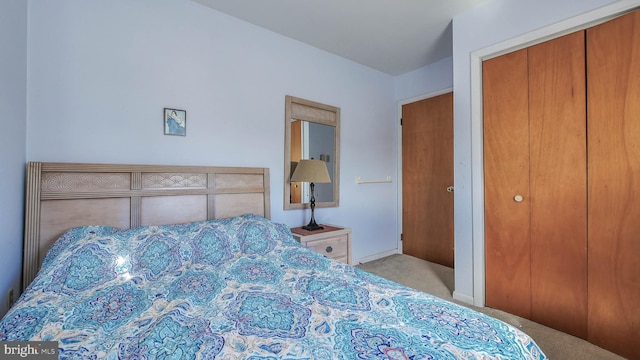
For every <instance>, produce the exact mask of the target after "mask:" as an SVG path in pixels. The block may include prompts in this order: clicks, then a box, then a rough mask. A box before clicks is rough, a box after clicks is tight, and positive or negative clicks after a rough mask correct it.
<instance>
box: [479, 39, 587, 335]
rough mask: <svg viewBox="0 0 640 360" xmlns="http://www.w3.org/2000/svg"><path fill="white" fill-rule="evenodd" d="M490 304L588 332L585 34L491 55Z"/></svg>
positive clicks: (487, 136) (487, 152)
mask: <svg viewBox="0 0 640 360" xmlns="http://www.w3.org/2000/svg"><path fill="white" fill-rule="evenodd" d="M483 82H484V85H483V86H484V89H483V92H484V96H483V97H484V157H485V168H484V172H485V257H486V258H485V264H486V265H485V266H486V269H485V271H486V273H485V274H486V275H485V276H486V284H485V290H486V291H485V292H486V299H485V301H486V304H487V305H488V306H491V307H495V308H498V309H501V310H505V311H508V312H510V313H513V314H516V315H520V316H522V317H525V318H529V319H533V320H535V321H537V322H540V323H543V324H545V325H549V326H552V327H554V328H556V329H560V330H562V331H565V332H568V333H571V334H574V335H577V336H582V337H585V336H586V309H587V308H586V306H587V303H586V295H587V294H586V290H587V288H586V282H587V272H586V244H587V242H586V241H587V237H586V214H587V208H586V177H587V174H586V118H585V106H586V104H585V69H584V33H583V32H578V33H575V34H571V35H567V36H564V37H561V38H558V39H554V40H552V41H548V42H545V43H543V44H540V45H536V46H534V47H531V48H529V49H523V50H520V51H517V52H514V53H510V54H507V55H504V56H500V57H498V58H495V59H491V60H488V61H485V62H484V64H483Z"/></svg>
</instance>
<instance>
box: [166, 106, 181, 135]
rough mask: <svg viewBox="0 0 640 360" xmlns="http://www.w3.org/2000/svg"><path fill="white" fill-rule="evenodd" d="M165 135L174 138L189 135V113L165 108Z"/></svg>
mask: <svg viewBox="0 0 640 360" xmlns="http://www.w3.org/2000/svg"><path fill="white" fill-rule="evenodd" d="M163 123H164V134H165V135H174V136H186V135H187V111H186V110H180V109H172V108H164V118H163Z"/></svg>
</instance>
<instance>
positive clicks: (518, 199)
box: [513, 194, 524, 202]
mask: <svg viewBox="0 0 640 360" xmlns="http://www.w3.org/2000/svg"><path fill="white" fill-rule="evenodd" d="M513 200H514V201H515V202H521V201H522V200H524V198H523V197H522V195H519V194H518V195H516V196H514V197H513Z"/></svg>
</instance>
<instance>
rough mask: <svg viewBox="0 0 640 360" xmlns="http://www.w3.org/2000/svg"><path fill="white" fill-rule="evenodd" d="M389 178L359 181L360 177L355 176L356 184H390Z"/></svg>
mask: <svg viewBox="0 0 640 360" xmlns="http://www.w3.org/2000/svg"><path fill="white" fill-rule="evenodd" d="M390 182H393V181H392V180H391V176H387V178H386V179H385V180H361V179H360V176H356V184H376V183H390Z"/></svg>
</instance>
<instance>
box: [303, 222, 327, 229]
mask: <svg viewBox="0 0 640 360" xmlns="http://www.w3.org/2000/svg"><path fill="white" fill-rule="evenodd" d="M302 228H303V229H305V230H307V231H316V230H324V227H322V226H320V225H318V224H316V223H315V222H314V223H313V224H312V223H309V224H307V225H305V226H303V227H302Z"/></svg>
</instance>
